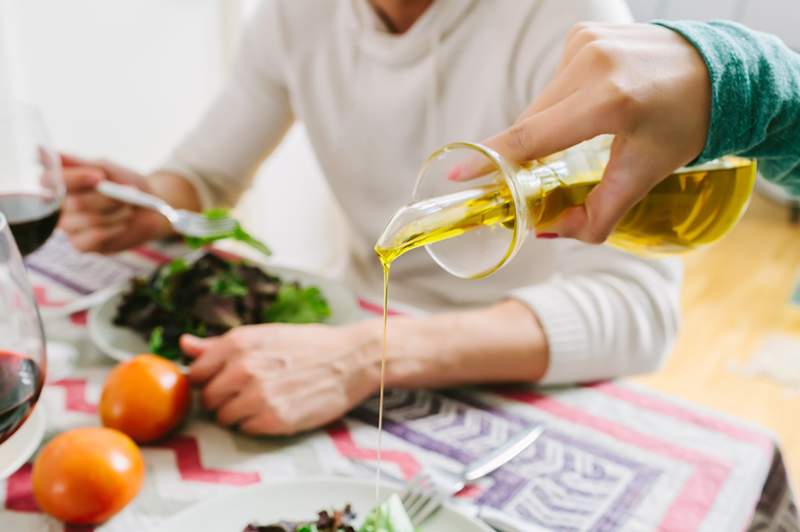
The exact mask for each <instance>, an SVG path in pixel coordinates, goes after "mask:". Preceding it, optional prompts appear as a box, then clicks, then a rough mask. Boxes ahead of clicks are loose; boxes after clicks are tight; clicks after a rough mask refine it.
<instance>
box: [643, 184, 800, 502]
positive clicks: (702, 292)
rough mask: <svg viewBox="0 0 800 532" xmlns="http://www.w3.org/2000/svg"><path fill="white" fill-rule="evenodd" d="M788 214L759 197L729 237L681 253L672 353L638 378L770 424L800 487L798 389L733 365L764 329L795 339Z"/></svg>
mask: <svg viewBox="0 0 800 532" xmlns="http://www.w3.org/2000/svg"><path fill="white" fill-rule="evenodd" d="M787 220H788V214H787V210H786V209H783V208H780V207H777V206H776V205H775V204H772V203H769V202H767V201H766V200H764V199H762V198H759V197H756V198H754V200H753V203H752V205H751V207H750V210H749V211H748V214H747V215H746V216H745V218H744V219H743V220H742V221H741V222H740V223H739V225H738V226H737V227H736V228H735V229H734V230H733V231H732V232H731V234H730V235H728V236H727V237H726V238H725V239H724V240H723V241H721V242H719V243H718V244H716V245H714V246H712V247H711V248H709V249H707V250H703V251H699V252H696V253H694V254H692V255H689V256H687V257H686V259H685V263H686V272H685V276H686V277H685V281H684V288H683V307H684V313H683V320H684V321H683V328H682V332H681V335H680V337H679V339H678V342H677V345H676V348H675V351H674V353H673V354H672V356H671V357H670V358H669V360H668V361H667V363H666V365H665V367H664V368H663V370H662V371H660V372H658V373H656V374H653V375H648V376H645V377H640V378H637V379H635V380H636V381H637V382H639V383H641V384H644V385H646V386H649V387H652V388H654V389H657V390H660V391H663V392H666V393H669V394H671V395H674V396H677V397H681V398H684V399H687V400H689V401H692V402H695V403H699V404H703V405H706V406H708V407H711V408H714V409H717V410H720V411H724V412H727V413H729V414H732V415H734V416H737V417H741V418H744V419H747V420H750V421H753V422H756V423H758V424H760V425H763V426H765V427H768V428H769V429H771V430H773V431H774V432H775V433H776V434H777V435H778V438H779V442H780V444H781V446H782V448H783V451H784V453H785V456H786V458H787V461H788V467H789V469H790V472H791V475H792V478H793V481H794V483H795V485H797V486H800V394H798V393H787V390H786V388H784V387H782V386H781V385H779V384H777V383H776V382H774V381H772V380H770V379H768V378H755V377H750V376H747V375H742V374H737V373H736V372H735V371H731V366H733V365H739V366H744V365H746V364H747V362H748V360H749V359H750V357H751V356H752V354H753V352H754V351H755V350H756V349H757V348H758V346H759V344H760V342H761V340H762V339H763V338H764V336H765V335H767V334H770V333H772V332H774V331H783V332H787V333H790V334H796V335H798V338H800V309H798V308H797V307H794V308H792V307H791V306H789V305H788V301H789V298H790V294H791V292H792V289H793V286H794V283H795V282H796V281H797V277H798V274H800V226H796V225H795V226H792V225H790V224H788V222H787ZM799 356H800V354H799Z"/></svg>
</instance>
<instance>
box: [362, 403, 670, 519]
mask: <svg viewBox="0 0 800 532" xmlns="http://www.w3.org/2000/svg"><path fill="white" fill-rule="evenodd" d="M390 393H391V392H390ZM400 393H407V392H400ZM423 393H424V392H423ZM442 395H443V396H444V398H445V400H450V401H454V402H455V403H456V408H457V409H460V410H461V412H459V414H458V415H457V420H456V421H454V422H453V423H448V424H447V425H446V427H447V428H449V427H455V426H459V425H463V423H464V413H463V409H469V408H471V409H477V410H480V411H482V412H483V413H485V414H486V415H489V416H494V417H497V418H500V419H504V420H505V421H507V422H508V423H510V424H511V425H514V426H519V427H526V426H529V425H530V424H531V423H532V422H533V421H532V420H530V419H526V418H522V417H519V416H515V415H513V414H510V413H508V412H505V411H503V410H501V409H499V408H496V407H494V406H491V405H488V404H485V403H483V402H481V401H478V400H476V399H474V398H472V397H469V396H468V395H466V394H464V393H460V392H447V393H444V394H442ZM415 397H416V395H415V394H414V393H407V397H404V398H403V399H402V400H401V401H400V403H398V404H397V405H394V406H393V407H392V408H390V409H389V410H388V411H387V412H386V414H387V417H386V419H385V428H386V430H387V432H389V433H390V434H393V435H394V436H396V437H398V438H400V439H403V440H405V441H406V442H408V443H411V444H412V445H415V446H418V447H420V448H422V449H426V450H428V451H431V452H434V453H436V454H440V455H443V456H446V457H448V458H450V459H452V460H455V461H457V462H461V463H467V462H469V461H471V460H474V459H475V458H476V456H473V455H472V454H471V453H468V452H466V451H464V450H463V449H461V448H459V447H456V446H455V445H453V444H451V443H450V442H445V441H442V440H441V439H438V438H436V437H435V435H429V434H425V433H422V432H420V431H419V430H415V429H414V428H412V427H411V426H409V423H413V421H414V420H416V419H420V418H422V417H427V416H430V415H435V414H436V413H437V412H439V411H441V403H442V401H443V399H442V397H441V396H436V395H433V396H432V397H431V405H430V408H428V409H427V411H426V415H415V416H414V417H413V418H409V419H403V420H397V419H393V418H392V411H394V410H398V409H402V408H403V406H401V405H405V407H408V406H412V405H413V404H414V399H415ZM374 409H375V406H374V405H372V404H371V403H368V404H366V405H364V406H363V407H361V408H359V409H357V410H356V411H355V412H353V416H354V417H356V418H358V419H360V420H362V421H365V422H368V423H375V422H376V421H377V414H376V412H375V410H374ZM481 421H482V423H481V433H483V434H485V433H488V431H489V429H490V427H491V422H490V420H487V419H484V420H481ZM483 421H485V424H484V423H483ZM443 428H445V427H444V426H443ZM548 439H549V440H551V441H556V442H558V443H559V444H560V445H561V446H562V447H564V448H567V449H570V448H571V449H576V450H579V451H582V452H584V453H586V454H588V455H590V456H594V457H596V458H598V459H601V460H604V461H607V462H611V463H613V464H615V465H617V466H619V467H623V468H625V469H627V470H629V471H630V472H631V473H632V475H631V479H630V480H629V481H628V483H627V484H626V486H625V488H624V489H623V490H622V492H621V493H620V494H619V495H618V496H617V497H616V498H615V499H614V500H613V501H611V502H610V503H609V505H608V507H607V508H606V512H605V513H604V514H603V515H601V516H600V517H599V518H598V519H597V521H596V522H595V523H594V524H593V525H592V530H597V531H605V530H612V529H617V528H619V527H620V526H621V525H622V523H624V521H625V520H626V516H627V515H629V514H630V513H631V510H632V509H633V508H634V507H635V506H636V504H638V502H639V501H640V500H641V498H642V496H643V495H644V494H645V493H646V491H647V489H648V488H649V487H650V486H651V485H652V483H653V482H654V481H655V480H656V479H657V478H658V476H659V474H660V473H661V472H660V471H659V470H657V469H654V468H652V467H650V466H648V465H646V464H642V463H639V462H636V461H634V460H630V459H628V458H625V457H624V456H620V455H618V454H616V453H613V452H611V451H610V450H608V449H606V448H603V447H600V446H597V445H592V444H589V443H586V442H584V441H582V440H578V439H576V438H573V437H570V436H569V435H567V434H564V433H561V432H559V431H556V430H554V429H548V430H547V431H546V432H545V434H544V435H543V436H542V440H540V442H537V444H535V445H534V447H533V448H532V449H531V450H529V451H528V452H526V453H523V455H521V456H520V457H518V458H517V459H516V460H515V461H514V462H512V464H513V463H526V462H535V461H537V460H541V459H543V455H542V453H543V449H544V445H542V443H543V442H545V441H547V440H548ZM518 461H519V462H518ZM566 463H567V471H568V472H574V467H573V465H572V464H573V462H572V459H571V458H570V457H567V460H566ZM562 473H563V472H562ZM560 475H561V474H560V473H559V474H555V475H548V476H547V478H548V479H549V481H552V482H554V483H555V484H557V485H559V486H561V487H562V488H570V487H569V486H568V485H567V484H565V483H564V482H563V479H562V478H561V476H560ZM491 478H492V480H493V485H492V486H491V487H490V488H489V489H488V490H486V491H485V492H484V493H483V494H482V495H481V496H480V497H479V498H478V499H477V500H476V501H475V502H476V504H480V505H487V506H492V507H495V508H503V507H506V506H507V505H508V504H509V503H510V502H511V501H512V500H514V498H515V497H516V496H517V495H518V494H519V493H520V492H521V491H522V490H525V489H532V491H533V493H534V496H537V498H538V499H539V500H541V501H542V503H543V504H545V505H547V506H548V507H551V508H553V509H554V510H556V511H560V512H562V513H571V514H572V515H580V514H581V513H585V512H581V511H580V510H574V509H570V508H559V507H557V506H556V505H554V504H553V503H551V502H550V501H547V500H546V498H545V497H542V496H541V495H542V492H541V491H538V492H537V491H536V490H535V489H533V488H535V487H531V486H529V479H526V478H523V477H521V476H520V475H519V474H518V473H516V472H515V471H514V470H513V467H509V466H507V467H505V468H502V469H500V470H499V471H496V472H495V473H494V474H493V475H492V476H491ZM585 478H587V479H588V480H592V481H594V482H595V483H596V484H598V483H599V484H613V483H614V482H619V478H618V477H616V476H613V475H608V474H607V472H606V471H605V470H604V468H603V467H602V466H600V465H595V467H594V469H593V470H592V471H591V474H590V475H589V476H588V477H585ZM571 489H572V490H573V493H580V491H579V490H576V489H574V488H571ZM585 495H586V496H588V497H591V498H595V499H596V498H602V497H603V496H602V495H600V494H589V493H586V494H585ZM507 509H509V508H507ZM516 513H518V514H519V515H521V516H523V517H525V518H526V519H530V520H533V521H537V520H536V516H535V515H532V513H531V512H529V511H525V512H519V511H518V512H516ZM537 522H538V521H537ZM538 523H539V524H540V525H541V526H544V527H552V523H544V522H538ZM564 530H569V528H565V529H564Z"/></svg>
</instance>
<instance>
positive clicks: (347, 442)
mask: <svg viewBox="0 0 800 532" xmlns="http://www.w3.org/2000/svg"><path fill="white" fill-rule="evenodd" d="M328 435H329V436H330V437H331V440H332V441H333V445H334V446H335V447H336V450H337V451H339V453H340V454H342V455H343V456H345V457H347V458H351V459H354V460H377V459H378V450H377V449H365V448H364V447H359V446H358V445H357V444H356V442H355V440H354V439H353V436H352V435H351V434H350V430H349V429H348V428H347V426H346V425H345V424H344V423H337V424H335V425H333V426H332V427H330V428H328ZM381 461H385V462H391V463H393V464H396V465H397V466H398V467H399V468H400V471H402V472H403V476H404V477H405V478H406V479H410V478H411V477H413V476H414V475H416V474H417V472H418V471H419V470H420V467H421V466H420V464H419V462H418V461H417V459H416V458H414V456H413V455H412V454H410V453H406V452H401V451H391V450H388V449H384V450H382V451H381Z"/></svg>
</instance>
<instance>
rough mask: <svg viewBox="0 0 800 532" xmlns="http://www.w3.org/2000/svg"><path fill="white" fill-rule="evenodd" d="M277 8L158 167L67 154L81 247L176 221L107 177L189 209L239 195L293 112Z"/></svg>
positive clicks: (128, 243)
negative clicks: (133, 204) (106, 189)
mask: <svg viewBox="0 0 800 532" xmlns="http://www.w3.org/2000/svg"><path fill="white" fill-rule="evenodd" d="M275 9H277V2H263V3H262V5H261V7H260V8H259V10H258V11H257V12H256V14H255V15H254V16H253V18H252V20H251V22H250V24H249V26H248V29H247V30H246V31H245V34H244V36H243V38H242V42H241V45H240V48H239V52H238V54H237V58H236V60H235V64H234V67H233V71H232V74H231V77H230V79H229V80H228V81H227V82H226V84H225V86H224V87H223V89H222V90H221V92H220V94H219V95H218V96H217V97H216V99H215V101H214V102H213V103H212V104H211V106H210V108H209V109H208V111H207V112H206V114H205V115H204V117H203V118H202V120H200V122H199V123H198V124H197V126H196V127H195V128H194V129H193V130H192V132H191V133H190V134H189V135H187V137H186V138H185V139H184V141H183V142H182V143H181V144H180V145H179V146H178V147H177V148H176V149H175V150H174V152H173V153H172V155H171V156H170V158H169V160H168V161H167V162H166V163H165V164H164V165H163V166H162V167H161V168H160V169H159V170H157V171H156V172H154V173H152V174H150V175H147V176H143V175H140V174H138V173H136V172H133V171H131V170H128V169H125V168H123V167H121V166H119V165H116V164H114V163H110V162H107V161H95V160H84V159H79V158H76V157H72V156H63V157H62V158H63V161H64V163H65V164H64V166H65V169H64V178H65V181H66V185H67V198H66V200H65V202H64V207H63V213H62V217H61V221H60V227H61V228H62V229H63V230H64V231H65V232H66V233H67V235H68V236H69V238H70V241H71V242H72V244H73V245H74V246H75V247H76V248H78V249H80V250H82V251H100V252H114V251H119V250H122V249H127V248H129V247H133V246H136V245H138V244H141V243H143V242H146V241H148V240H151V239H155V238H160V237H164V236H167V235H169V234H171V227H170V225H169V223H168V222H167V221H166V220H165V219H163V218H162V217H161V216H160V215H158V214H157V213H154V212H151V211H147V210H145V209H138V208H130V207H129V206H126V205H123V204H120V203H118V202H116V201H114V200H111V199H109V198H107V197H105V196H103V195H101V194H99V193H98V192H96V190H95V186H96V184H97V183H98V182H99V181H101V180H103V179H110V180H113V181H116V182H118V183H122V184H125V185H130V186H134V187H137V188H140V189H142V190H144V191H146V192H149V193H151V194H155V195H157V196H160V197H161V198H163V199H165V200H166V201H168V202H169V203H170V204H172V205H173V206H175V207H178V208H183V209H188V210H194V211H199V210H202V209H205V208H209V207H212V206H230V205H232V204H233V203H235V202H236V200H237V199H238V197H239V195H240V194H241V193H242V192H243V191H244V190H245V189H246V188H247V186H248V185H249V182H250V179H251V178H252V176H253V174H254V172H255V170H256V169H257V168H258V165H259V164H260V163H261V162H262V161H263V159H264V158H265V157H266V156H267V155H268V154H269V153H270V152H271V151H272V150H273V149H274V148H275V146H277V144H278V143H279V142H280V140H281V139H282V138H283V136H284V134H285V132H286V131H287V129H288V128H289V126H290V125H291V123H292V120H293V115H292V110H291V105H290V102H289V97H288V93H287V88H286V86H285V80H284V75H283V71H282V65H283V61H284V58H283V57H282V56H283V54H284V50H283V48H282V44H281V42H282V40H281V28H280V24H279V20H278V17H277V14H276V13H274V10H275Z"/></svg>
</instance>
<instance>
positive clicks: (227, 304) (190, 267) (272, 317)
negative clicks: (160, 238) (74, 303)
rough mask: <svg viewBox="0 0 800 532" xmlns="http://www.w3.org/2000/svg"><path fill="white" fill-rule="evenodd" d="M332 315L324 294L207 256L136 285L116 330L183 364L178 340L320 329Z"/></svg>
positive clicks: (126, 299) (164, 268) (174, 263)
mask: <svg viewBox="0 0 800 532" xmlns="http://www.w3.org/2000/svg"><path fill="white" fill-rule="evenodd" d="M330 314H331V311H330V307H329V306H328V302H327V301H326V300H325V298H324V297H323V295H322V292H321V291H320V290H319V288H317V287H315V286H308V287H303V286H300V284H299V283H290V282H285V281H283V280H281V279H280V278H279V277H277V276H274V275H270V274H268V273H266V272H264V271H263V270H262V269H261V268H258V267H256V266H253V265H252V264H250V263H248V262H247V261H244V260H228V259H225V258H222V257H220V256H218V255H216V254H214V253H212V252H207V253H205V254H204V255H203V256H202V257H201V258H199V259H198V260H196V261H194V262H192V263H189V262H187V261H185V260H183V259H177V260H174V261H172V262H170V263H169V264H165V265H163V266H161V267H160V268H158V269H157V270H156V271H155V272H153V274H151V275H150V276H149V277H147V278H137V279H133V280H132V281H131V285H130V287H129V289H128V291H127V292H126V293H125V294H124V296H123V299H122V303H121V304H120V306H119V307H118V309H117V315H116V317H115V318H114V324H115V325H118V326H122V327H129V328H131V329H133V330H135V331H136V332H137V333H139V334H140V335H141V336H142V337H143V338H145V339H146V340H148V342H149V344H150V350H151V351H152V352H153V353H156V354H159V355H161V356H163V357H166V358H169V359H173V360H182V359H183V353H182V352H181V350H180V347H179V345H178V340H179V339H180V336H181V335H182V334H184V333H189V334H193V335H196V336H200V337H207V336H217V335H220V334H224V333H225V332H227V331H228V330H230V329H232V328H233V327H237V326H239V325H252V324H257V323H273V322H279V323H318V322H322V321H324V320H325V319H327V318H328V317H329V316H330Z"/></svg>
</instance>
